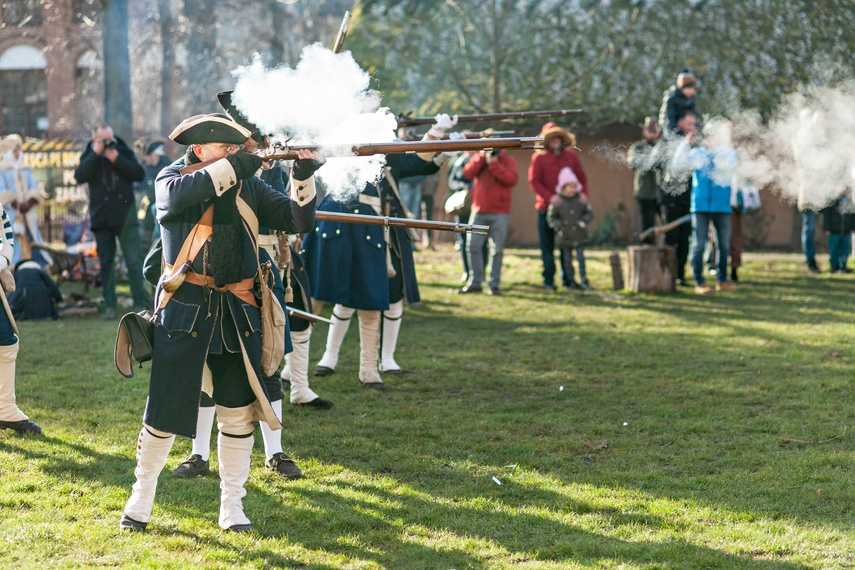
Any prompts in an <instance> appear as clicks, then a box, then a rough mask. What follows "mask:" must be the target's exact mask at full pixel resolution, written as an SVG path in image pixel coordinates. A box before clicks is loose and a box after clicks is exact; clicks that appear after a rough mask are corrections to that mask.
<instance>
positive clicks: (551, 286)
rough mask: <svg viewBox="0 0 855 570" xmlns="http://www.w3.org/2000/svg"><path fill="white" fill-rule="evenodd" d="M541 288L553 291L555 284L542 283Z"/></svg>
mask: <svg viewBox="0 0 855 570" xmlns="http://www.w3.org/2000/svg"><path fill="white" fill-rule="evenodd" d="M543 288H544V289H546V290H547V291H555V285H544V286H543Z"/></svg>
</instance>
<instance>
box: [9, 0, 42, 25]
mask: <svg viewBox="0 0 855 570" xmlns="http://www.w3.org/2000/svg"><path fill="white" fill-rule="evenodd" d="M41 4H42V3H41V0H7V1H5V2H3V3H2V4H0V10H2V11H3V26H4V27H5V26H41V25H42V7H41Z"/></svg>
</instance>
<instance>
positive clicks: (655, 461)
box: [0, 250, 855, 570]
mask: <svg viewBox="0 0 855 570" xmlns="http://www.w3.org/2000/svg"><path fill="white" fill-rule="evenodd" d="M589 257H590V261H589V265H590V272H591V274H592V281H593V283H594V285H596V286H598V291H595V292H592V293H587V294H570V293H563V292H561V293H552V294H550V293H546V292H543V291H542V290H541V289H540V288H539V287H538V286H537V284H538V281H539V257H538V255H537V254H536V252H534V251H531V250H518V251H513V252H511V253H510V254H509V255H507V256H506V263H505V266H506V270H505V276H504V280H503V285H504V289H505V291H506V295H505V296H504V297H502V298H494V297H489V296H486V295H483V296H458V295H455V294H454V293H453V291H454V288H455V287H457V286H458V284H457V282H456V279H455V278H456V277H457V276H459V273H460V272H459V268H458V265H457V263H458V262H457V260H458V257H457V254H456V253H454V252H452V251H450V250H445V251H441V252H431V253H421V254H419V256H418V258H419V262H420V266H419V272H420V276H421V279H422V294H423V298H424V302H423V303H422V304H421V305H419V306H416V307H412V308H408V309H407V310H406V312H405V324H404V327H403V331H402V335H401V340H400V344H399V346H400V351H399V357H398V361H399V363H401V364H402V365H403V366H405V367H406V368H408V369H411V370H412V371H413V372H412V373H411V374H408V375H407V376H405V377H403V378H390V379H388V386H389V388H388V390H387V391H385V392H383V393H379V392H376V391H369V390H365V389H362V388H360V386H359V383H358V381H357V379H356V370H357V350H358V348H357V342H358V339H357V336H358V335H357V334H356V333H357V330H356V327H355V326H354V327H352V330H351V331H350V334H349V337H348V338H347V340H346V342H345V345H344V348H343V350H342V358H341V362H340V365H339V370H338V371H337V372H336V374H335V375H334V376H332V377H330V378H327V379H319V380H314V381H313V388H314V389H315V390H316V391H317V392H318V393H319V394H321V396H323V397H325V398H330V399H332V400H333V401H335V403H336V407H335V408H334V409H333V410H332V411H331V412H318V411H309V410H292V409H288V410H287V412H286V418H285V421H284V424H285V427H286V433H285V436H284V443H285V449H286V451H287V452H289V453H290V454H292V455H293V456H295V457H296V458H298V460H299V464H300V466H301V467H302V468H303V470H304V472H305V474H306V478H305V479H303V480H300V481H292V482H285V481H282V480H280V479H278V478H277V477H276V476H275V475H274V474H273V473H271V472H269V471H267V470H265V469H264V468H263V465H262V463H263V452H262V449H261V442H260V435H258V434H257V438H258V440H259V441H258V442H257V446H256V453H255V456H254V458H253V470H252V473H251V475H250V482H249V484H248V488H249V489H248V496H247V498H246V499H245V501H244V505H245V508H246V510H247V513H248V515H249V516H250V518H251V519H252V521H253V523H254V527H255V532H254V533H252V534H250V535H248V536H241V535H232V534H228V533H225V532H223V531H221V530H220V529H219V528H218V527H217V524H216V521H217V507H218V493H219V490H218V479H217V478H216V477H214V476H212V477H207V478H203V479H200V480H193V481H181V480H177V479H175V478H173V477H171V475H170V473H169V472H170V471H171V469H172V468H173V467H175V465H177V464H178V463H179V462H180V461H181V459H182V458H183V457H185V456H186V455H187V453H188V452H189V449H190V446H189V442H188V441H187V440H178V442H177V443H176V445H175V447H174V449H173V453H172V456H171V458H170V461H169V463H168V465H167V469H166V470H165V471H164V475H163V476H162V477H161V481H160V487H159V491H158V500H157V503H156V506H155V510H154V515H153V518H152V521H151V523H150V525H149V530H148V531H147V532H146V533H144V534H123V533H120V532H119V531H118V530H117V523H118V519H119V517H120V515H121V510H122V507H123V506H124V502H125V500H126V499H127V497H128V494H129V492H130V486H131V484H132V482H133V473H132V472H133V466H134V446H135V443H136V436H137V432H138V429H139V424H140V418H141V414H142V409H143V406H144V402H145V396H146V388H147V384H146V380H147V375H148V368H146V369H144V370H143V371H141V375H140V377H138V378H136V379H133V380H125V379H123V378H122V377H121V376H119V374H118V372H116V370H115V369H114V367H113V364H112V350H113V342H114V334H115V323H105V322H104V321H102V320H100V319H98V318H91V319H66V320H61V321H58V322H53V323H23V324H22V327H21V328H22V335H23V341H22V343H23V345H22V350H21V354H20V357H19V360H18V368H19V373H18V400H19V404H20V405H21V407H22V408H23V409H24V411H26V412H27V413H28V414H30V415H31V417H32V418H33V419H34V420H36V421H37V422H38V423H40V424H41V425H42V427H43V428H44V432H45V435H44V436H43V437H22V436H18V435H15V434H12V433H11V432H9V431H4V432H0V560H2V561H3V567H4V568H35V567H51V566H53V567H98V566H130V567H143V568H153V567H191V566H196V567H205V568H209V567H214V568H233V567H256V568H273V567H277V568H278V567H313V568H458V569H460V568H759V569H770V570H771V569H790V568H845V567H852V566H853V565H855V487H854V486H853V485H852V483H851V481H852V477H851V473H852V471H853V457H852V452H853V450H855V440H853V436H855V434H853V433H852V431H853V429H851V428H853V427H855V407H853V406H852V396H853V394H852V380H851V378H852V362H853V358H855V351H853V349H852V348H851V345H852V338H853V336H854V335H853V333H855V324H853V323H855V316H853V314H852V311H851V307H852V292H853V280H852V278H851V277H845V276H830V275H822V276H817V277H813V276H808V275H806V274H805V273H804V271H803V269H802V268H801V266H800V263H799V257H798V256H794V255H793V256H789V255H749V256H748V264H747V266H746V267H745V268H744V269H743V271H742V276H743V279H744V280H745V281H746V284H745V285H744V286H743V287H742V289H741V290H740V291H739V292H736V293H729V294H726V295H725V294H718V295H713V296H709V297H703V298H701V297H697V296H695V295H693V294H691V293H687V292H680V293H678V294H675V295H668V296H647V295H629V294H615V293H612V292H611V291H608V290H607V289H606V286H607V285H608V284H610V282H611V280H610V276H609V275H608V273H607V271H608V263H607V258H606V252H593V253H591V254H590V256H589ZM325 335H326V326H325V325H321V326H319V327H318V329H317V330H316V331H315V334H314V337H313V346H312V355H313V356H312V359H313V364H314V363H315V362H317V359H318V358H319V357H320V354H321V352H322V351H323V344H324V340H325ZM837 353H839V355H838V354H837ZM562 386H563V390H561V387H562ZM783 438H789V439H796V440H804V441H805V442H820V441H824V440H829V439H831V438H835V439H832V440H831V441H826V442H824V443H799V442H787V441H784V439H783ZM585 439H588V440H589V441H590V442H591V444H592V445H593V446H596V445H597V444H599V443H600V442H602V441H603V440H606V441H608V447H607V448H605V449H600V450H595V449H591V448H589V447H586V446H585V444H584V440H585ZM493 477H496V478H497V479H498V480H499V481H501V483H502V484H501V485H498V484H496V483H495V482H494V481H493Z"/></svg>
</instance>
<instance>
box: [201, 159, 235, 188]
mask: <svg viewBox="0 0 855 570" xmlns="http://www.w3.org/2000/svg"><path fill="white" fill-rule="evenodd" d="M202 170H204V171H205V172H207V173H208V176H210V177H211V181H212V182H213V183H214V191H215V192H216V193H217V196H222V195H223V192H225V191H226V190H228V189H229V188H231V187H232V186H234V185H235V184H237V175H236V174H235V169H234V168H232V164H231V163H230V162H229V161H228V160H226V159H225V158H221V159H220V160H218V161H216V162H213V163H211V164H209V165H208V166H206V167H205V168H203V169H202Z"/></svg>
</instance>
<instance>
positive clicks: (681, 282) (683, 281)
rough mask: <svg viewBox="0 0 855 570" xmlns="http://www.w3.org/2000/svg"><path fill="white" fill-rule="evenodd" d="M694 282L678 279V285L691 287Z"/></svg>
mask: <svg viewBox="0 0 855 570" xmlns="http://www.w3.org/2000/svg"><path fill="white" fill-rule="evenodd" d="M691 286H692V284H691V283H689V282H688V281H686V280H685V279H677V287H691Z"/></svg>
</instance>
